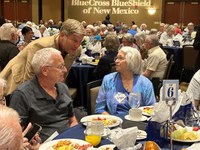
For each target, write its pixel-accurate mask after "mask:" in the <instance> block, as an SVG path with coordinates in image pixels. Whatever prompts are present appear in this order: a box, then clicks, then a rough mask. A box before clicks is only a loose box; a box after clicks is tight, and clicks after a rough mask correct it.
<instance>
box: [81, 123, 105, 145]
mask: <svg viewBox="0 0 200 150" xmlns="http://www.w3.org/2000/svg"><path fill="white" fill-rule="evenodd" d="M103 132H104V124H103V122H102V121H91V122H88V123H87V127H86V130H85V140H86V141H87V142H89V143H90V144H92V145H93V146H97V145H99V143H100V142H101V135H102V134H103Z"/></svg>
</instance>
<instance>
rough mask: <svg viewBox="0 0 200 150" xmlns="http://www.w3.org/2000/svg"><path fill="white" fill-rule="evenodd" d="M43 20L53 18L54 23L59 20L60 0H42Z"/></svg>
mask: <svg viewBox="0 0 200 150" xmlns="http://www.w3.org/2000/svg"><path fill="white" fill-rule="evenodd" d="M42 16H43V20H44V21H47V20H49V19H53V20H54V21H55V22H56V23H58V21H60V20H61V1H60V0H42Z"/></svg>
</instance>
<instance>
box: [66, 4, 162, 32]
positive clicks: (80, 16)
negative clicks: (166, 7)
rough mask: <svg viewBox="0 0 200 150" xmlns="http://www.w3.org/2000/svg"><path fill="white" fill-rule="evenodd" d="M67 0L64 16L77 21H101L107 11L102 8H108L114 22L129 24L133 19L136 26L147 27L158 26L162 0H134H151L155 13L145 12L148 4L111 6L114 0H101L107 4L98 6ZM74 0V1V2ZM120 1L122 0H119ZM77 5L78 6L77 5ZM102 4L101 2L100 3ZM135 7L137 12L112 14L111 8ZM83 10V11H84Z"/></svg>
mask: <svg viewBox="0 0 200 150" xmlns="http://www.w3.org/2000/svg"><path fill="white" fill-rule="evenodd" d="M67 1H69V2H68V3H66V5H65V7H66V8H68V10H67V11H68V16H65V18H68V17H69V18H74V19H77V20H79V21H83V20H85V21H86V22H88V23H89V24H92V23H93V22H95V21H99V20H100V21H103V20H104V18H105V16H106V15H107V14H108V13H105V12H103V9H104V10H110V16H111V19H110V21H111V22H112V23H113V24H115V22H116V21H118V20H119V21H121V22H124V23H126V24H128V25H130V24H131V21H135V22H136V24H137V25H138V26H140V25H141V23H146V24H147V26H148V28H149V29H150V28H158V27H159V23H160V22H161V13H162V11H161V10H162V0H156V1H155V0H135V1H136V2H137V1H140V2H144V1H146V2H149V1H150V2H151V5H152V6H153V7H155V8H156V9H157V11H156V13H155V14H154V15H149V14H148V12H147V8H149V6H148V7H147V6H145V7H143V6H138V7H133V6H111V5H112V2H113V1H115V0H102V1H104V2H105V3H107V4H105V5H107V6H100V5H101V4H97V5H96V6H80V3H79V4H78V3H76V2H77V1H78V0H67ZM75 1H76V2H75ZM85 1H88V0H85ZM119 1H122V0H119ZM130 1H133V0H127V1H126V2H130ZM78 5H79V6H78ZM102 5H103V4H102ZM117 8H120V9H130V10H132V9H135V8H136V10H137V11H139V13H138V14H114V11H113V9H115V10H116V9H117ZM97 9H98V10H101V11H102V12H101V13H100V12H98V11H95V10H97ZM84 12H85V13H84ZM86 12H88V14H87V13H86Z"/></svg>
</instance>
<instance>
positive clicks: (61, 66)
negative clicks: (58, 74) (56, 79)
mask: <svg viewBox="0 0 200 150" xmlns="http://www.w3.org/2000/svg"><path fill="white" fill-rule="evenodd" d="M46 67H53V68H57V69H60V70H65V69H66V66H65V65H59V66H46Z"/></svg>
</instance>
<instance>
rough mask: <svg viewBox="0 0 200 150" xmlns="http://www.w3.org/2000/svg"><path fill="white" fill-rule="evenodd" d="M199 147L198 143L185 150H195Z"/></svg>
mask: <svg viewBox="0 0 200 150" xmlns="http://www.w3.org/2000/svg"><path fill="white" fill-rule="evenodd" d="M199 147H200V143H194V144H192V145H191V146H190V147H188V148H186V150H197V149H199Z"/></svg>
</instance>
